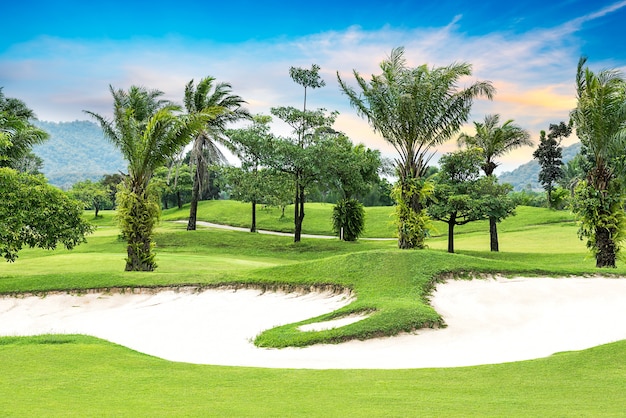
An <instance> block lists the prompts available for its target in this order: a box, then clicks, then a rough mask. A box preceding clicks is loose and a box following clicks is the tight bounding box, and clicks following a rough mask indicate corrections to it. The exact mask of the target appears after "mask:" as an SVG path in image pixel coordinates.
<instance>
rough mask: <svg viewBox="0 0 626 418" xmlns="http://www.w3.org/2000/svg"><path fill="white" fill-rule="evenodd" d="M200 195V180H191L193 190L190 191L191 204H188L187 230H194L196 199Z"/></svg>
mask: <svg viewBox="0 0 626 418" xmlns="http://www.w3.org/2000/svg"><path fill="white" fill-rule="evenodd" d="M199 197H200V182H199V181H194V182H193V190H192V192H191V205H190V206H189V221H188V222H187V231H195V230H196V219H197V216H198V199H199Z"/></svg>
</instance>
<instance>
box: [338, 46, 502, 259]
mask: <svg viewBox="0 0 626 418" xmlns="http://www.w3.org/2000/svg"><path fill="white" fill-rule="evenodd" d="M380 68H381V70H382V74H380V75H372V78H371V80H370V81H369V82H368V81H366V80H365V78H363V77H362V76H361V75H360V74H359V73H358V72H357V71H356V70H354V71H353V75H354V77H355V79H356V82H357V84H358V86H359V91H358V92H357V90H355V89H354V88H352V87H350V86H348V85H347V84H346V83H345V82H344V81H343V80H342V79H341V77H340V75H339V73H337V79H338V81H339V85H340V88H341V90H342V91H343V92H344V93H345V94H346V95H347V96H348V98H349V100H350V103H351V105H352V106H353V107H355V108H356V110H357V113H358V114H359V115H361V116H363V117H365V118H366V119H367V121H368V122H369V124H370V125H371V126H372V128H373V129H374V131H375V132H378V133H379V134H381V135H382V136H383V138H384V139H385V140H386V141H387V142H389V143H390V144H391V145H392V146H393V147H394V148H395V149H396V151H397V152H398V158H396V160H395V166H396V172H397V176H398V184H397V187H396V188H395V192H394V196H395V200H396V201H397V202H398V205H397V206H396V208H397V209H398V211H397V217H398V219H397V223H398V246H399V247H400V248H422V247H424V238H425V237H426V236H427V235H428V231H427V230H422V228H425V227H426V225H428V220H427V219H426V218H422V216H427V215H426V212H425V211H424V210H423V209H424V206H423V205H424V202H425V197H426V196H427V195H428V191H429V190H430V189H431V187H430V186H428V185H427V183H426V181H425V173H426V170H427V167H428V163H429V161H430V159H431V158H432V156H433V155H434V147H436V146H437V145H440V144H442V143H443V142H445V141H447V140H449V139H450V138H451V137H452V136H453V135H454V134H455V133H456V132H458V131H459V129H460V128H461V126H462V125H463V123H465V122H466V121H467V119H468V117H469V113H470V110H471V106H472V103H473V100H474V98H476V97H478V96H486V97H488V98H490V99H491V98H492V96H493V94H494V91H495V90H494V88H493V86H492V85H491V83H490V82H476V83H473V84H471V85H469V86H468V87H466V88H459V87H458V82H459V80H460V79H461V78H463V77H466V76H469V75H471V73H472V71H471V65H470V64H467V63H459V64H451V65H449V66H446V67H433V68H428V66H426V65H421V66H419V67H415V68H411V67H408V66H407V64H406V61H405V59H404V49H403V48H395V49H393V50H392V51H391V55H390V56H389V57H388V58H387V59H385V60H384V61H383V62H382V63H381V64H380ZM422 189H423V190H422ZM407 234H408V235H407Z"/></svg>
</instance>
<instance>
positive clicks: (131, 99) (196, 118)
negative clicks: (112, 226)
mask: <svg viewBox="0 0 626 418" xmlns="http://www.w3.org/2000/svg"><path fill="white" fill-rule="evenodd" d="M110 90H111V94H112V96H113V119H111V120H109V119H107V118H105V117H103V116H101V115H98V114H96V113H93V112H89V111H87V113H88V114H89V115H91V116H93V117H94V118H95V119H96V120H97V121H98V122H99V123H100V126H101V127H102V130H103V131H104V134H105V136H106V137H107V138H108V139H109V140H110V141H111V142H112V143H113V144H114V145H115V146H116V147H117V148H119V149H120V151H121V152H122V154H123V155H124V158H125V159H126V160H127V161H128V175H127V176H125V178H124V180H123V182H122V183H120V186H119V188H118V195H117V196H118V197H117V208H118V213H119V217H118V219H119V223H120V227H121V229H122V234H123V236H124V238H125V239H126V240H127V244H128V245H127V254H128V257H127V258H126V270H127V271H152V270H154V269H155V268H156V263H155V262H154V254H153V253H152V246H153V244H152V229H153V227H154V224H155V222H156V219H157V217H158V214H159V210H160V206H159V204H158V201H159V196H158V194H157V192H156V190H155V189H154V188H153V187H149V186H150V180H151V179H152V176H153V175H154V172H155V170H156V169H157V168H159V167H160V166H162V165H164V164H165V163H166V162H167V161H168V159H170V158H171V157H172V156H173V155H175V154H177V153H179V152H180V150H181V149H182V147H183V146H184V145H186V144H187V143H188V142H189V140H190V138H191V137H192V136H194V135H197V134H198V132H199V131H200V129H202V127H203V126H204V125H205V124H206V123H207V121H208V120H209V119H211V118H213V117H215V115H216V114H217V112H215V111H213V113H209V112H198V113H194V114H193V115H179V114H177V112H179V111H180V110H181V108H180V107H179V106H176V105H173V104H171V103H170V102H168V101H166V100H162V99H160V97H161V96H162V95H163V92H161V91H158V90H148V89H146V88H143V87H137V86H131V87H130V88H129V89H128V91H125V90H121V89H118V90H116V89H113V87H111V88H110Z"/></svg>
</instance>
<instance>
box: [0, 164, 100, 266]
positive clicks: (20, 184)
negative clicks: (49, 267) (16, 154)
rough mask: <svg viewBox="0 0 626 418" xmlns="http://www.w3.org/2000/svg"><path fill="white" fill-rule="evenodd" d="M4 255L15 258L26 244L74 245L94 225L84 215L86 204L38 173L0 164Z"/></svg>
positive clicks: (0, 242)
mask: <svg viewBox="0 0 626 418" xmlns="http://www.w3.org/2000/svg"><path fill="white" fill-rule="evenodd" d="M0 203H1V204H0V255H1V256H2V257H4V258H5V259H6V260H7V261H15V259H16V258H17V254H18V252H19V251H20V250H21V249H22V248H23V247H24V246H29V247H40V248H44V249H54V248H56V247H57V245H59V244H62V245H64V246H65V248H67V249H72V248H74V247H75V246H77V245H78V244H80V243H82V242H85V235H87V234H89V233H91V232H92V231H93V227H92V226H91V225H90V224H89V223H87V222H86V221H85V220H83V218H82V214H83V204H82V203H81V202H78V201H75V200H73V199H70V198H69V197H68V196H67V195H66V194H65V193H64V192H62V191H61V190H60V189H57V188H56V187H53V186H50V185H49V184H47V182H46V180H45V179H44V178H43V176H34V175H30V174H25V173H18V172H17V171H15V170H13V169H11V168H6V167H0Z"/></svg>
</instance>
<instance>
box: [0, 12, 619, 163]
mask: <svg viewBox="0 0 626 418" xmlns="http://www.w3.org/2000/svg"><path fill="white" fill-rule="evenodd" d="M2 14H3V19H2V24H1V25H0V87H2V88H3V93H4V94H5V96H6V97H16V98H19V99H21V100H23V101H24V102H25V103H26V104H27V105H28V106H29V107H30V108H31V109H33V110H34V111H35V113H36V114H37V116H38V118H39V119H40V120H45V121H55V122H62V121H74V120H88V119H89V117H88V115H87V114H85V113H84V112H83V111H84V110H89V111H93V112H96V113H99V114H101V115H105V116H108V115H110V114H111V110H112V99H111V94H110V91H109V86H113V87H114V88H123V89H127V88H128V87H130V86H131V85H141V86H144V87H147V88H150V89H158V90H161V91H163V92H164V93H165V97H166V98H168V99H170V100H173V101H175V102H178V103H181V102H182V97H183V91H184V86H185V84H187V83H188V82H189V81H190V80H192V79H194V80H196V81H198V80H200V79H201V78H203V77H206V76H212V77H215V78H216V80H217V81H220V82H222V81H223V82H228V83H230V84H231V85H232V88H233V92H234V93H235V94H238V95H240V96H241V97H243V98H244V100H246V101H247V103H248V104H247V107H248V109H249V110H250V111H251V112H252V113H263V114H269V112H270V108H271V107H275V106H295V107H298V106H300V105H301V103H302V94H303V90H302V87H301V86H299V85H297V84H295V83H294V82H293V81H292V80H291V79H290V77H289V68H290V67H291V66H295V67H303V68H310V66H311V64H313V63H315V64H317V65H319V66H320V67H321V76H322V78H323V79H324V81H325V82H326V86H325V87H323V88H319V89H315V90H312V91H309V92H308V95H307V106H308V107H309V108H326V109H327V110H329V111H330V110H337V111H339V112H340V115H339V117H338V119H337V122H336V124H335V128H336V129H338V130H340V131H343V132H345V133H346V134H347V135H348V136H349V137H350V138H351V139H352V140H353V142H355V143H364V144H365V145H366V146H368V147H370V148H375V149H379V150H380V151H381V153H382V154H383V155H384V156H387V157H394V156H395V151H394V150H393V148H392V147H391V146H390V145H389V144H388V143H386V141H385V140H384V139H383V138H381V137H380V136H379V135H377V134H376V133H374V132H373V131H372V129H371V127H370V126H369V125H368V123H367V121H365V120H363V119H362V118H360V117H359V116H358V115H357V114H356V112H355V110H354V109H353V108H351V107H350V104H349V102H348V99H347V98H346V96H345V95H343V94H342V93H341V91H340V89H339V86H338V83H337V73H339V74H340V75H341V76H342V79H343V80H345V81H347V82H348V84H350V85H353V86H355V83H354V77H353V76H352V71H353V70H356V71H358V72H359V73H360V74H362V75H364V76H366V77H369V76H370V75H371V74H378V73H380V67H379V64H380V62H381V61H382V60H384V59H385V58H386V57H387V56H388V55H389V54H390V53H391V50H392V49H393V48H395V47H400V46H402V47H404V49H405V58H406V60H407V63H408V64H409V65H410V66H418V65H422V64H427V65H428V66H430V67H433V66H445V65H448V64H451V63H453V62H468V63H470V64H471V65H472V69H473V73H472V76H471V77H470V78H468V79H467V80H465V81H464V82H466V83H471V82H475V81H478V80H481V81H491V82H492V83H493V85H494V86H495V88H496V89H497V93H496V95H495V97H494V99H493V100H492V101H488V100H486V99H480V100H476V101H475V102H474V105H473V107H472V114H471V117H470V119H469V121H468V123H467V124H466V126H464V127H463V131H464V132H467V133H469V134H473V133H474V130H473V123H472V122H473V121H478V122H480V121H482V120H484V117H485V116H486V115H488V114H493V113H497V114H499V115H500V118H501V120H502V121H506V120H509V119H513V120H514V122H515V123H516V124H518V125H520V126H521V127H523V128H525V129H527V130H528V131H529V132H530V134H531V138H532V139H533V140H534V141H535V142H538V138H539V132H540V131H541V130H542V129H543V130H547V129H548V127H549V125H550V124H551V123H559V122H560V121H567V120H568V115H569V111H570V110H571V109H572V108H574V107H575V106H576V99H575V86H574V80H575V73H576V65H577V63H578V60H579V59H580V57H581V56H586V57H588V66H589V67H590V68H591V69H592V70H594V71H599V70H602V69H606V68H615V69H620V70H622V71H626V47H624V35H623V26H624V23H625V22H626V0H595V1H588V0H563V1H558V0H557V1H545V0H544V1H537V0H531V1H524V0H520V1H516V2H510V4H509V5H505V2H502V1H501V0H499V1H494V0H485V1H482V2H476V1H471V2H470V1H458V0H457V1H455V0H438V1H436V2H435V1H417V0H414V1H408V0H407V1H368V0H362V1H340V0H335V1H327V0H318V1H316V2H295V1H291V2H286V1H247V0H240V1H237V2H223V1H222V2H215V1H192V0H179V1H176V2H172V1H168V2H164V1H159V0H154V1H151V2H149V3H148V2H133V1H132V0H127V1H124V2H122V1H118V0H111V1H107V2H85V1H80V2H78V1H62V0H59V1H29V0H25V1H21V2H6V4H3V6H2ZM274 131H275V132H276V133H277V134H288V132H287V131H286V127H285V126H281V124H280V123H278V122H276V123H275V125H274ZM576 141H577V139H576V138H574V137H572V138H570V139H568V140H566V141H565V142H564V145H570V144H571V143H573V142H576ZM454 149H456V142H455V141H454V140H452V141H449V142H448V143H446V144H443V145H442V146H440V147H438V149H437V150H438V153H439V154H441V153H444V152H449V151H452V150H454ZM532 152H533V149H532V147H526V148H523V149H519V150H516V151H514V152H511V153H510V154H508V155H506V156H504V157H502V158H501V159H500V160H499V162H500V163H501V166H500V167H499V168H498V170H497V171H496V173H501V172H503V171H510V170H512V169H514V168H515V167H517V166H518V165H520V164H522V163H525V162H527V161H529V160H530V159H532Z"/></svg>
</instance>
